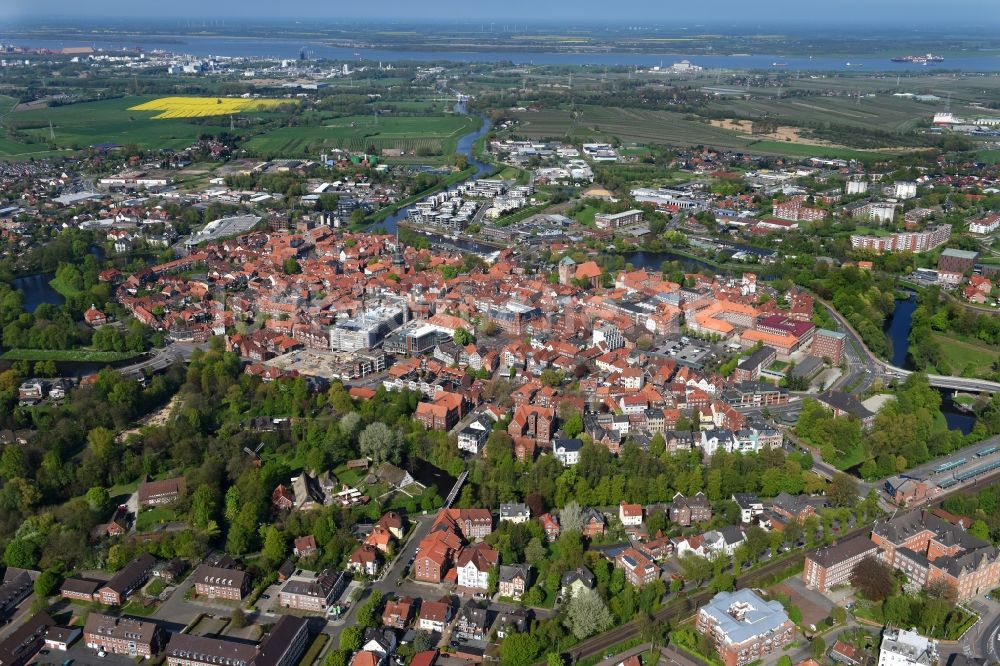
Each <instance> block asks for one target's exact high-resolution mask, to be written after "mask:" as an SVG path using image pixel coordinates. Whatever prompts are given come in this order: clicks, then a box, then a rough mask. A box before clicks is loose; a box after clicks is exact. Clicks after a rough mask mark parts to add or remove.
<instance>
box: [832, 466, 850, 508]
mask: <svg viewBox="0 0 1000 666" xmlns="http://www.w3.org/2000/svg"><path fill="white" fill-rule="evenodd" d="M826 496H827V498H828V499H829V500H830V504H832V505H833V506H835V507H842V506H843V507H853V506H854V505H855V504H857V503H858V484H857V482H856V481H855V480H854V477H852V476H851V475H850V474H845V473H844V472H838V473H836V474H834V475H833V480H832V481H830V488H829V490H827V492H826Z"/></svg>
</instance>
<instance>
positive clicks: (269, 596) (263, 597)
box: [260, 594, 271, 599]
mask: <svg viewBox="0 0 1000 666" xmlns="http://www.w3.org/2000/svg"><path fill="white" fill-rule="evenodd" d="M260 598H261V599H270V598H271V595H270V594H262V595H260Z"/></svg>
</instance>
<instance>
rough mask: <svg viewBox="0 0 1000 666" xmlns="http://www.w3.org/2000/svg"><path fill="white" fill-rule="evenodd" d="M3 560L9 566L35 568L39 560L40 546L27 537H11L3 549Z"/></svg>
mask: <svg viewBox="0 0 1000 666" xmlns="http://www.w3.org/2000/svg"><path fill="white" fill-rule="evenodd" d="M3 561H4V563H5V564H6V565H7V566H9V567H19V568H21V569H34V568H35V564H36V563H37V562H38V548H36V547H35V544H33V543H32V542H31V541H28V540H27V539H18V538H14V539H11V540H10V541H9V542H8V543H7V547H6V548H5V549H4V551H3Z"/></svg>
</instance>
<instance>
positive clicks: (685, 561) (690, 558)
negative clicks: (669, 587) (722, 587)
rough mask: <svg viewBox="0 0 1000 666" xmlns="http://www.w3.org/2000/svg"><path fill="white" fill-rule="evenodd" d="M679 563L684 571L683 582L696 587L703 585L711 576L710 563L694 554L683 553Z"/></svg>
mask: <svg viewBox="0 0 1000 666" xmlns="http://www.w3.org/2000/svg"><path fill="white" fill-rule="evenodd" d="M680 563H681V568H682V569H683V570H684V580H689V581H691V582H692V583H694V584H695V585H696V586H698V585H701V584H702V583H704V582H705V581H706V580H708V579H709V577H710V576H711V575H712V562H711V560H709V559H707V558H705V557H698V556H697V555H695V554H694V553H684V556H683V557H681V559H680Z"/></svg>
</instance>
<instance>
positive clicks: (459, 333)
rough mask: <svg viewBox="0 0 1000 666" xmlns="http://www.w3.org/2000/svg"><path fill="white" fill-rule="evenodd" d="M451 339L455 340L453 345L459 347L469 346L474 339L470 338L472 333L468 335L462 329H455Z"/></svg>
mask: <svg viewBox="0 0 1000 666" xmlns="http://www.w3.org/2000/svg"><path fill="white" fill-rule="evenodd" d="M452 337H453V338H454V340H455V344H456V345H459V346H461V347H464V346H465V345H467V344H469V343H470V342H472V341H473V340H474V338H473V337H472V333H469V332H468V331H467V330H465V329H464V328H456V329H455V334H454V336H452Z"/></svg>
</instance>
